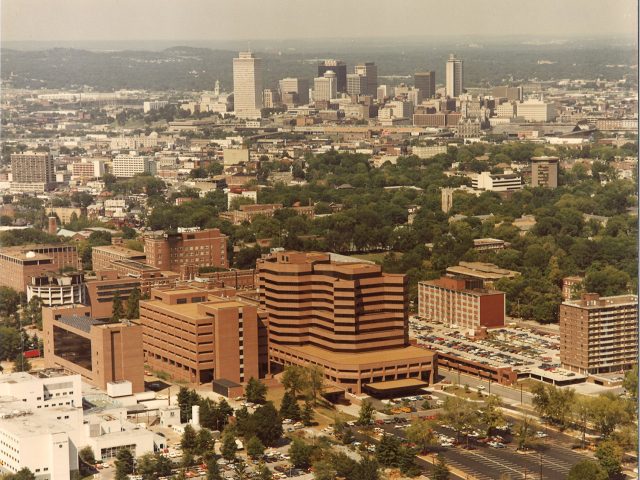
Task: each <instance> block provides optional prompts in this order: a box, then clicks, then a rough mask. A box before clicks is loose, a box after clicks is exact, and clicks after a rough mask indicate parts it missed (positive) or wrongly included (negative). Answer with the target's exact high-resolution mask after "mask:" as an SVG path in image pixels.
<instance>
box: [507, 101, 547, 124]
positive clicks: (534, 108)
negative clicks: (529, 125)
mask: <svg viewBox="0 0 640 480" xmlns="http://www.w3.org/2000/svg"><path fill="white" fill-rule="evenodd" d="M516 115H517V116H518V117H522V118H523V119H524V120H526V121H527V122H550V121H552V120H554V119H555V118H556V109H555V107H554V105H553V103H550V102H545V101H544V100H538V99H529V100H526V101H524V102H518V103H516Z"/></svg>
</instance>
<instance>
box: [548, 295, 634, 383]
mask: <svg viewBox="0 0 640 480" xmlns="http://www.w3.org/2000/svg"><path fill="white" fill-rule="evenodd" d="M560 362H561V363H562V366H563V367H564V368H567V369H569V370H573V371H574V372H579V373H583V374H587V375H589V374H599V373H612V372H616V373H617V372H620V371H622V370H627V369H630V368H631V367H632V366H633V365H634V364H637V363H638V297H637V296H636V295H619V296H615V297H600V296H599V295H598V294H597V293H587V294H584V295H583V296H582V298H581V299H580V300H567V301H565V302H563V303H562V305H560Z"/></svg>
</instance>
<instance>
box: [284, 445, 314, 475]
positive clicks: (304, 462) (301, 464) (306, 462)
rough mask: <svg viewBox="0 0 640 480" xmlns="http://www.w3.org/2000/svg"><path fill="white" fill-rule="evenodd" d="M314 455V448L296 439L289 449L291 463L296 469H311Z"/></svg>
mask: <svg viewBox="0 0 640 480" xmlns="http://www.w3.org/2000/svg"><path fill="white" fill-rule="evenodd" d="M312 453H313V446H312V445H309V444H308V443H306V442H304V441H302V440H300V439H299V438H294V439H293V442H291V447H290V448H289V456H290V457H291V463H292V465H293V466H294V467H296V468H304V469H306V468H309V467H310V466H311V454H312Z"/></svg>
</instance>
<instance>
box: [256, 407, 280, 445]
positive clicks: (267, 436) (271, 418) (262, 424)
mask: <svg viewBox="0 0 640 480" xmlns="http://www.w3.org/2000/svg"><path fill="white" fill-rule="evenodd" d="M252 421H253V424H254V427H255V435H256V437H258V438H259V439H260V441H262V443H263V444H264V445H266V446H269V447H271V446H273V445H275V443H276V442H277V441H278V440H280V438H281V437H282V421H281V420H280V417H279V415H278V411H277V410H276V408H275V407H274V406H273V403H272V402H267V403H265V404H264V405H262V406H260V407H258V408H257V409H256V411H255V412H254V413H253V415H252Z"/></svg>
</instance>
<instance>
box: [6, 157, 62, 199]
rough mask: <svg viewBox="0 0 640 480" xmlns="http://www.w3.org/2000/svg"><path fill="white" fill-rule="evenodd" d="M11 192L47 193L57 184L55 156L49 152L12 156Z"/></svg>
mask: <svg viewBox="0 0 640 480" xmlns="http://www.w3.org/2000/svg"><path fill="white" fill-rule="evenodd" d="M11 178H12V181H11V190H12V191H15V192H46V191H47V190H51V189H52V188H53V187H54V186H55V183H56V175H55V169H54V163H53V155H51V154H50V153H48V152H24V153H14V154H12V155H11Z"/></svg>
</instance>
